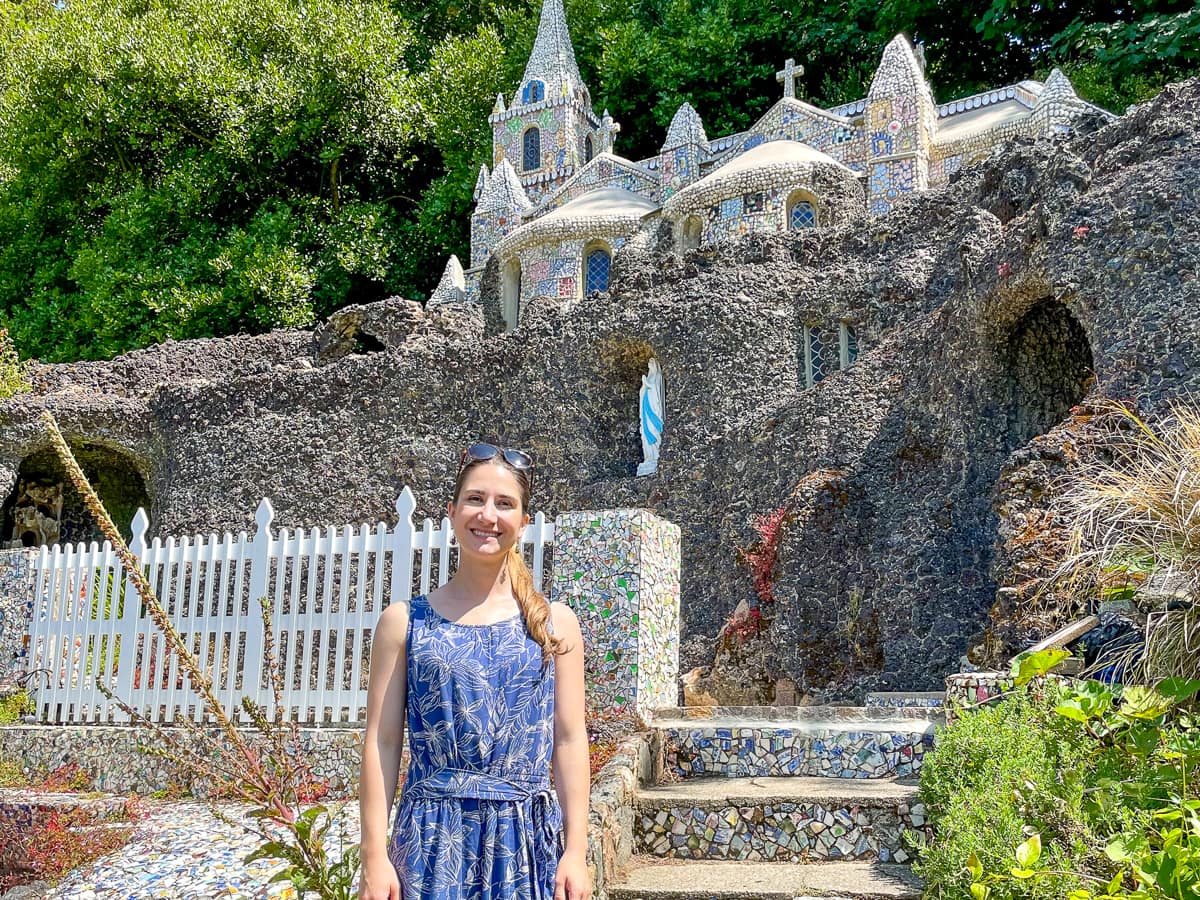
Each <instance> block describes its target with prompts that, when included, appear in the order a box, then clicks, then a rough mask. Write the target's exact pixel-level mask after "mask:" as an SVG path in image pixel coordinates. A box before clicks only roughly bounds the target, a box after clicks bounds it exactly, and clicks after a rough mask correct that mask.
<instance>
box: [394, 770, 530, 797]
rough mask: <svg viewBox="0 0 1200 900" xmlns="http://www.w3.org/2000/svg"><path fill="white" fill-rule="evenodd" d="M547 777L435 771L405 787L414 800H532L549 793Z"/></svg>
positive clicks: (405, 790) (473, 771) (405, 791)
mask: <svg viewBox="0 0 1200 900" xmlns="http://www.w3.org/2000/svg"><path fill="white" fill-rule="evenodd" d="M549 791H550V780H549V779H548V778H544V777H543V778H522V777H521V776H520V775H493V774H491V773H490V772H480V771H477V770H475V769H455V768H451V767H449V766H447V767H445V768H442V769H436V770H435V771H433V772H431V773H430V774H428V775H426V776H425V777H424V778H422V779H421V780H419V781H417V782H414V783H412V784H406V785H404V793H405V794H407V795H408V796H410V797H412V798H413V799H414V800H438V799H448V798H456V799H475V800H513V801H516V800H529V799H532V798H534V797H535V796H536V795H539V794H542V793H547V794H548V793H549Z"/></svg>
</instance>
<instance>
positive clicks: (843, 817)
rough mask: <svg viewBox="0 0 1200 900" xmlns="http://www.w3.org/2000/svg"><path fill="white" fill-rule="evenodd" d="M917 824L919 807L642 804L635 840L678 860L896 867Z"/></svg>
mask: <svg viewBox="0 0 1200 900" xmlns="http://www.w3.org/2000/svg"><path fill="white" fill-rule="evenodd" d="M656 805H657V804H656ZM924 826H925V807H924V806H923V805H922V804H921V803H920V802H919V801H917V802H909V801H908V800H902V799H897V800H894V801H892V802H890V803H889V802H880V801H874V802H872V803H870V804H867V803H861V802H860V803H852V802H849V801H847V802H844V803H834V802H826V803H820V802H812V803H806V802H797V801H788V800H776V801H765V802H763V801H760V802H755V803H748V804H747V805H741V804H739V805H734V804H733V803H731V804H730V805H726V806H717V807H715V808H714V807H709V808H704V807H699V806H673V805H663V806H661V807H659V808H645V806H643V808H642V809H641V810H640V811H639V814H638V817H637V820H636V836H637V849H638V851H639V852H641V853H649V854H653V855H654V856H667V857H675V858H678V859H730V860H733V859H736V860H752V861H756V862H767V861H771V860H774V861H778V862H783V861H785V860H791V861H803V862H811V861H814V860H832V859H873V860H874V859H877V860H879V861H880V862H897V863H903V862H907V861H908V860H909V858H910V857H909V854H908V852H907V851H906V850H905V849H904V845H903V839H902V835H903V834H904V832H905V831H908V830H917V831H920V830H923V828H924Z"/></svg>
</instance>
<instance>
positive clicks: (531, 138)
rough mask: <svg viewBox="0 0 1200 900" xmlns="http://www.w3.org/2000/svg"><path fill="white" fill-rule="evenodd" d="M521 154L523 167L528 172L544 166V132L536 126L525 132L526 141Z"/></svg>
mask: <svg viewBox="0 0 1200 900" xmlns="http://www.w3.org/2000/svg"><path fill="white" fill-rule="evenodd" d="M522 149H523V152H522V154H521V168H522V169H524V170H525V171H526V172H532V171H533V170H534V169H540V168H541V167H542V133H541V132H540V131H538V130H537V129H536V128H530V129H529V130H528V131H527V132H525V143H524V146H523V148H522Z"/></svg>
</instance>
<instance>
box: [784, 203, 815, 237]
mask: <svg viewBox="0 0 1200 900" xmlns="http://www.w3.org/2000/svg"><path fill="white" fill-rule="evenodd" d="M816 227H817V208H816V207H815V206H813V204H812V201H811V200H797V201H796V202H795V203H793V204H792V205H791V207H790V208H789V209H788V230H789V231H804V230H805V229H806V228H816Z"/></svg>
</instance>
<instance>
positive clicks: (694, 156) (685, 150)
mask: <svg viewBox="0 0 1200 900" xmlns="http://www.w3.org/2000/svg"><path fill="white" fill-rule="evenodd" d="M700 159H701V148H700V147H698V146H697V145H695V144H689V145H687V146H684V147H676V148H675V149H674V150H669V151H667V152H666V153H664V154H662V155H661V156H660V157H659V158H658V172H659V177H660V179H661V184H662V188H661V190H660V192H659V199H660V200H664V201H665V200H666V199H667V198H669V197H671V196H673V195H674V194H676V193H677V192H678V191H679V189H680V188H682V187H687V186H688V185H689V184H691V183H692V182H694V181H697V180H698V179H699V178H700Z"/></svg>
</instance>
